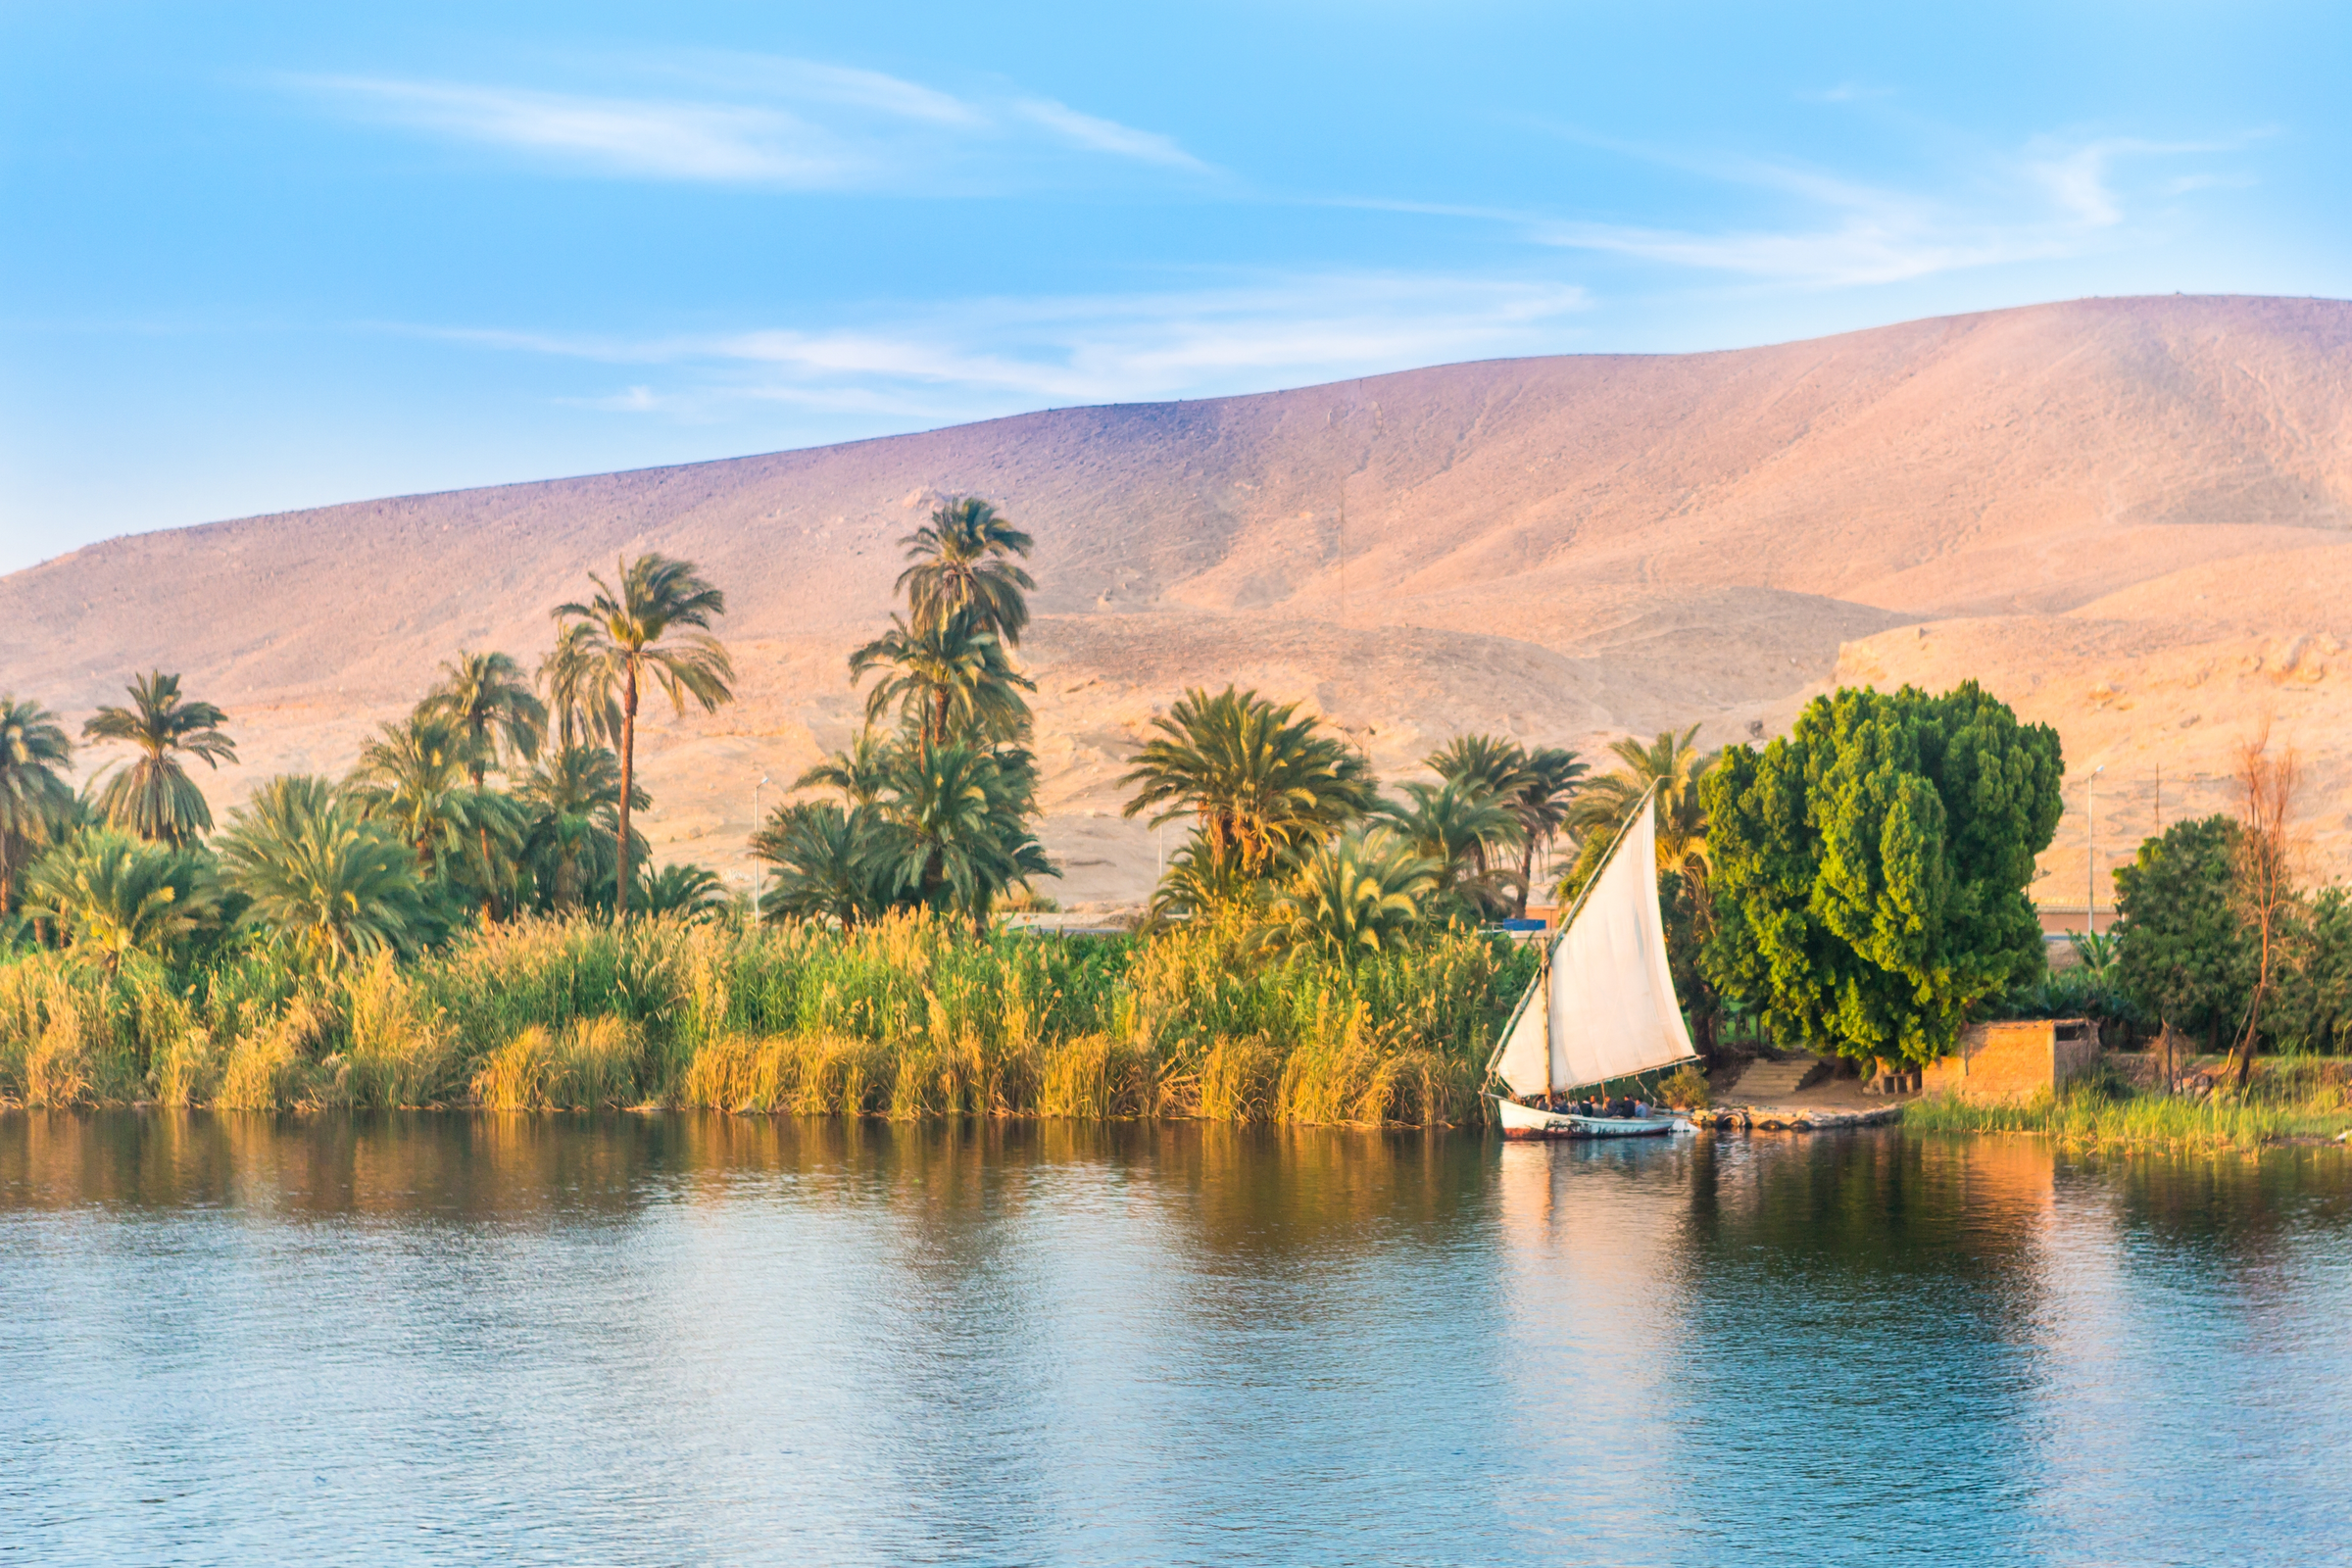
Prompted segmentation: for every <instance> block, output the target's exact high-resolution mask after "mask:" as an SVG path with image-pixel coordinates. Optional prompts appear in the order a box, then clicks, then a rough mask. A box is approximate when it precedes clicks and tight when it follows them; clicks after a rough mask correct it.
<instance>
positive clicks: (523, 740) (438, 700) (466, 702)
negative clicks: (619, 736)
mask: <svg viewBox="0 0 2352 1568" xmlns="http://www.w3.org/2000/svg"><path fill="white" fill-rule="evenodd" d="M417 711H418V712H419V713H423V714H426V715H429V716H431V717H433V718H445V719H447V720H449V722H451V723H452V724H455V725H456V726H457V728H458V733H459V734H460V735H462V736H464V737H465V740H466V771H467V772H469V773H471V774H472V775H473V793H474V794H475V795H477V796H478V795H480V794H481V793H482V776H483V775H484V774H485V773H487V772H488V771H489V770H490V769H491V768H493V767H496V766H497V765H498V763H499V760H500V758H501V757H502V756H503V757H505V758H506V759H507V760H508V764H509V765H510V766H512V765H513V762H514V760H516V759H519V760H523V761H526V762H527V761H529V760H531V759H533V758H535V757H537V756H538V755H539V741H540V738H541V737H542V736H544V735H545V734H546V733H547V708H546V706H545V705H544V704H542V703H541V702H540V701H539V699H538V698H537V697H534V696H533V695H531V689H530V687H529V686H528V685H526V684H525V683H524V681H523V678H522V666H521V665H520V664H517V663H515V661H514V660H512V659H510V658H508V657H507V656H506V655H505V654H497V653H491V654H476V653H471V652H468V651H466V650H464V649H461V650H459V652H458V659H457V662H456V663H454V664H443V665H442V666H441V684H440V685H438V686H436V687H434V688H433V689H432V691H431V692H429V693H427V694H426V696H425V699H424V701H423V702H422V703H420V704H418V705H417ZM475 831H476V832H477V833H479V834H480V836H481V844H480V853H481V863H482V864H484V865H488V864H489V863H490V830H489V828H488V827H487V826H486V825H483V824H479V823H477V824H476V825H475ZM491 912H492V913H493V914H496V913H497V912H498V909H497V901H496V900H495V899H493V900H492V901H491Z"/></svg>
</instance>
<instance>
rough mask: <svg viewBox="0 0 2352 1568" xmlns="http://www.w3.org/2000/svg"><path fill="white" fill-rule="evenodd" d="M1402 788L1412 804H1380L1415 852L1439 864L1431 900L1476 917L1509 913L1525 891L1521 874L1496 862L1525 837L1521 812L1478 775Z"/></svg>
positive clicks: (1492, 916) (1441, 906) (1517, 845)
mask: <svg viewBox="0 0 2352 1568" xmlns="http://www.w3.org/2000/svg"><path fill="white" fill-rule="evenodd" d="M1505 782H1506V783H1515V782H1517V779H1516V777H1515V776H1514V777H1512V778H1508V779H1506V780H1505ZM1404 793H1405V795H1406V796H1407V798H1408V800H1409V802H1410V804H1409V805H1397V804H1394V803H1384V805H1383V806H1382V808H1381V810H1382V814H1383V815H1385V816H1387V817H1389V818H1390V820H1391V821H1392V822H1393V823H1394V824H1395V826H1394V831H1395V832H1396V833H1397V836H1398V837H1399V838H1401V839H1403V840H1404V842H1405V843H1406V844H1408V845H1410V846H1411V847H1412V850H1413V853H1414V854H1416V855H1418V856H1420V857H1421V858H1423V859H1425V860H1428V861H1429V862H1430V863H1431V864H1432V865H1435V866H1437V867H1438V883H1437V887H1436V888H1435V889H1434V890H1433V891H1432V893H1431V894H1430V897H1429V902H1430V903H1431V905H1432V906H1433V907H1437V908H1441V909H1444V910H1446V912H1447V913H1454V912H1459V913H1461V914H1465V915H1468V916H1470V917H1471V918H1473V919H1494V918H1499V917H1501V916H1503V915H1505V914H1508V913H1509V912H1510V911H1511V909H1512V908H1513V907H1515V905H1516V901H1517V899H1518V897H1519V895H1520V894H1521V892H1522V889H1521V888H1520V887H1519V883H1518V874H1517V873H1516V872H1515V871H1512V870H1510V869H1508V868H1507V867H1505V868H1500V869H1498V868H1496V867H1495V864H1494V863H1493V862H1494V861H1495V860H1501V859H1506V858H1507V857H1508V855H1509V852H1510V851H1512V850H1515V849H1517V848H1518V847H1519V846H1520V845H1522V844H1523V843H1524V842H1525V841H1526V838H1527V829H1526V828H1525V827H1524V826H1523V825H1522V823H1521V821H1520V818H1519V815H1518V813H1516V812H1514V811H1513V810H1512V809H1510V807H1509V806H1508V805H1507V804H1505V803H1504V801H1503V800H1501V799H1500V798H1498V797H1497V796H1495V794H1493V793H1492V792H1490V790H1489V789H1488V787H1487V785H1486V783H1485V781H1484V780H1483V779H1480V778H1478V777H1477V776H1475V775H1465V776H1463V777H1459V778H1449V779H1446V781H1445V782H1444V783H1443V784H1437V785H1430V784H1423V783H1419V782H1414V783H1410V784H1407V785H1405V786H1404Z"/></svg>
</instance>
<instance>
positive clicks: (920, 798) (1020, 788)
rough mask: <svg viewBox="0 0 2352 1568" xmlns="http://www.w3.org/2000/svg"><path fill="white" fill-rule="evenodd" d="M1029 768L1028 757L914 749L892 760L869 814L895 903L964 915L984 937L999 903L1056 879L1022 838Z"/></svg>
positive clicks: (1040, 850)
mask: <svg viewBox="0 0 2352 1568" xmlns="http://www.w3.org/2000/svg"><path fill="white" fill-rule="evenodd" d="M1035 789H1036V778H1035V766H1034V764H1033V763H1032V762H1031V760H1030V759H1029V755H1028V754H1027V753H1026V752H1017V751H986V750H982V749H981V748H979V747H974V746H965V745H951V746H936V747H935V746H915V747H910V748H908V749H907V751H906V752H905V753H904V754H902V757H901V759H900V763H899V767H898V769H897V772H896V774H895V776H894V777H893V778H892V780H891V785H890V791H889V793H888V794H887V795H886V796H885V797H884V798H883V801H882V803H881V806H880V807H879V809H878V810H877V813H876V823H875V831H874V836H873V858H872V862H871V863H872V865H873V868H874V872H875V875H876V878H877V880H878V881H879V883H880V884H881V886H882V887H883V888H884V889H885V890H886V891H887V892H888V893H889V894H891V895H893V896H905V897H910V898H912V899H913V900H915V901H917V902H919V903H921V904H922V905H924V906H926V907H930V908H934V909H942V910H945V909H956V910H960V911H962V912H963V913H965V914H967V915H969V916H970V917H971V921H972V928H973V929H974V930H975V931H985V930H987V928H988V911H989V907H990V906H991V905H992V904H993V903H994V902H995V900H996V898H997V895H998V894H1000V893H1002V892H1004V891H1005V888H1006V887H1008V886H1010V885H1011V884H1012V883H1014V882H1017V881H1022V880H1024V879H1027V878H1030V877H1038V876H1059V875H1060V874H1061V870H1060V868H1059V867H1058V866H1056V865H1054V862H1053V861H1051V860H1049V859H1048V858H1046V852H1045V848H1044V846H1042V845H1040V844H1039V843H1038V842H1037V839H1036V837H1035V836H1034V835H1033V834H1031V832H1030V831H1029V823H1028V809H1029V801H1030V799H1031V797H1032V795H1033V794H1034V792H1035Z"/></svg>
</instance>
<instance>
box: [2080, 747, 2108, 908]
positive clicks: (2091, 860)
mask: <svg viewBox="0 0 2352 1568" xmlns="http://www.w3.org/2000/svg"><path fill="white" fill-rule="evenodd" d="M2106 771H2107V764H2106V763H2105V762H2101V763H2100V764H2099V765H2098V766H2096V767H2094V768H2092V769H2091V770H2090V777H2088V778H2086V779H2084V780H2083V781H2082V931H2083V934H2084V935H2085V936H2094V937H2095V936H2097V935H2098V934H2099V915H2098V908H2099V822H2098V813H2097V811H2096V810H2095V809H2093V808H2092V806H2091V804H2090V786H2091V785H2092V784H2093V783H2095V782H2096V781H2097V779H2098V776H2099V775H2100V774H2101V773H2104V772H2106Z"/></svg>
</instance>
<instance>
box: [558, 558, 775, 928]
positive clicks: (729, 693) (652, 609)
mask: <svg viewBox="0 0 2352 1568" xmlns="http://www.w3.org/2000/svg"><path fill="white" fill-rule="evenodd" d="M588 580H589V581H590V582H592V583H594V584H596V589H597V591H596V594H595V597H593V598H591V599H590V600H589V601H588V602H587V603H585V604H564V605H558V606H557V607H556V617H557V619H558V620H569V621H572V622H574V623H576V624H578V625H580V626H582V627H583V628H585V629H584V630H583V631H581V632H580V633H579V634H578V642H577V644H576V645H575V652H576V654H577V656H578V658H579V659H580V660H581V662H582V663H583V665H584V666H586V667H588V668H590V669H593V670H598V671H601V672H602V682H601V690H603V691H604V692H606V693H610V692H612V690H613V688H614V687H618V688H619V690H620V819H619V822H618V824H617V825H616V827H615V828H614V831H613V843H614V845H615V847H616V853H617V854H618V856H619V864H618V866H617V867H616V870H617V872H618V875H617V878H616V880H615V882H614V890H615V891H614V900H613V908H614V911H615V913H617V914H619V915H622V916H626V915H627V914H628V912H629V885H630V883H631V882H632V881H633V880H634V874H633V872H632V871H631V868H630V863H629V805H630V802H631V800H632V799H633V798H634V797H635V794H636V782H637V703H638V699H639V698H640V697H641V696H642V695H643V693H644V689H645V684H646V682H647V681H649V680H651V681H653V682H655V683H656V684H658V685H659V686H660V687H661V688H662V691H663V692H665V693H666V694H668V697H669V701H670V706H671V707H672V708H674V709H675V710H676V711H678V712H679V713H680V714H683V713H684V712H685V711H686V699H687V698H689V697H691V698H693V699H694V700H695V701H696V702H698V703H700V704H702V707H703V711H704V712H706V713H708V712H711V711H714V710H716V709H717V707H718V705H719V704H721V703H730V702H733V701H734V700H735V693H734V690H733V688H732V686H731V685H730V682H732V681H733V680H734V679H735V665H734V663H733V662H732V661H730V660H729V659H728V658H727V651H726V649H725V648H724V647H723V646H722V645H721V644H720V643H719V640H718V639H717V638H716V637H713V636H711V617H713V616H716V615H723V614H725V613H726V611H727V596H726V595H725V594H723V593H720V592H719V591H718V590H717V589H716V588H713V587H711V585H710V584H709V583H707V582H705V581H703V579H702V578H701V577H699V576H697V575H696V574H695V570H694V564H693V563H692V562H688V561H673V560H671V559H670V558H669V557H667V556H660V555H653V554H647V555H642V556H639V557H638V558H637V559H636V560H635V561H632V562H628V563H625V564H622V566H621V568H620V570H619V573H618V575H617V576H616V577H615V579H614V581H615V582H617V584H618V586H617V587H615V586H613V584H612V583H607V582H606V581H605V580H604V579H603V578H602V577H597V576H593V575H592V576H590V577H589V579H588ZM589 689H591V690H593V689H598V688H596V687H591V688H589Z"/></svg>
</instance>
